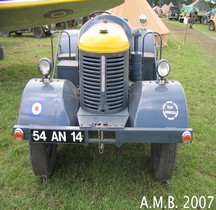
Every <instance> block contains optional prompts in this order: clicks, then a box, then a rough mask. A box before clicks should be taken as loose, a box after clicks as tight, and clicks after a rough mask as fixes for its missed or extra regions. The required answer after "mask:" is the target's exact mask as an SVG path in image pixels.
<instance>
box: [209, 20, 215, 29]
mask: <svg viewBox="0 0 216 210" xmlns="http://www.w3.org/2000/svg"><path fill="white" fill-rule="evenodd" d="M209 31H215V24H214V22H213V21H210V22H209Z"/></svg>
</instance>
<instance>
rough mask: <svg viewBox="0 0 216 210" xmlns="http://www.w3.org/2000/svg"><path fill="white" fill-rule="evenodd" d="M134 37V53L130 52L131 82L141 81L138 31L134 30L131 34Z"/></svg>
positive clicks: (139, 32) (139, 31)
mask: <svg viewBox="0 0 216 210" xmlns="http://www.w3.org/2000/svg"><path fill="white" fill-rule="evenodd" d="M132 35H133V37H134V51H133V52H131V66H130V68H131V69H130V80H131V81H132V82H137V81H141V78H142V70H141V69H142V68H141V67H142V53H141V52H139V47H138V46H139V37H140V36H141V30H140V29H138V28H137V29H134V30H133V33H132Z"/></svg>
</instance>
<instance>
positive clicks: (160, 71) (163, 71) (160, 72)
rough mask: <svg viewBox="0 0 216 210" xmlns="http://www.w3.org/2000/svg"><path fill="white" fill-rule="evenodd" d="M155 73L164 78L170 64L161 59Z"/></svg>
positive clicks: (168, 71)
mask: <svg viewBox="0 0 216 210" xmlns="http://www.w3.org/2000/svg"><path fill="white" fill-rule="evenodd" d="M157 73H158V75H159V77H161V78H165V77H167V76H168V74H169V73H170V65H169V62H168V61H167V60H165V59H162V60H160V61H159V62H158V65H157Z"/></svg>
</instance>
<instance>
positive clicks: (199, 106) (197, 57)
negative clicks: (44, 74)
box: [0, 34, 216, 210]
mask: <svg viewBox="0 0 216 210" xmlns="http://www.w3.org/2000/svg"><path fill="white" fill-rule="evenodd" d="M171 36H172V37H171V38H172V39H171V41H169V47H167V48H164V49H163V51H164V53H163V55H164V56H163V57H164V58H166V59H168V60H169V61H170V63H171V67H172V71H171V74H170V75H169V79H172V80H179V81H180V82H181V83H182V85H183V87H184V89H185V93H186V96H187V102H188V107H189V115H190V126H191V127H192V128H193V129H194V140H193V143H192V144H190V145H180V148H179V154H178V160H177V168H176V170H175V172H174V174H173V177H172V179H170V180H169V181H168V182H167V183H160V182H157V181H156V180H155V179H154V177H153V174H152V172H151V169H150V163H149V162H150V147H149V145H146V144H145V145H139V144H135V145H124V146H122V148H121V149H120V150H117V149H116V148H115V146H112V145H109V146H106V147H105V153H104V154H103V155H102V156H101V155H99V154H98V149H97V145H91V146H88V147H87V148H85V147H82V146H68V145H62V146H59V147H58V161H57V167H56V169H55V172H54V175H53V176H52V177H51V179H49V180H40V179H38V178H37V177H35V176H34V175H33V172H32V170H31V165H30V161H29V156H28V144H27V142H14V141H13V137H12V127H13V125H14V124H16V123H17V115H18V110H19V103H20V99H21V94H22V91H23V88H24V86H25V84H26V83H27V81H28V80H29V79H31V78H32V77H38V76H39V73H38V71H37V61H38V60H39V58H41V57H44V56H49V57H50V52H49V46H50V40H49V38H45V39H34V38H31V37H22V38H15V37H11V38H7V39H5V38H2V37H0V43H3V44H4V55H5V59H4V60H2V61H0V107H1V109H0V157H1V158H0V210H5V209H84V210H86V209H101V210H102V209H103V210H104V209H116V210H125V209H128V210H131V209H139V207H140V204H141V201H142V198H143V196H146V198H147V201H149V203H150V204H151V200H152V198H153V196H158V198H159V196H164V198H166V197H168V196H173V197H174V198H175V205H178V206H179V208H178V209H183V207H182V206H183V205H184V204H185V202H186V199H185V198H184V196H189V197H191V198H192V196H206V198H207V196H212V195H213V196H215V199H214V201H213V204H212V206H211V209H213V210H214V209H216V185H215V183H216V164H215V161H216V141H215V139H216V132H215V121H216V94H215V86H216V74H215V66H216V60H215V59H214V58H213V57H211V56H208V55H207V54H206V53H204V51H203V49H200V48H198V47H197V46H195V45H194V44H193V43H190V42H187V43H186V44H185V45H183V46H181V47H180V48H179V46H178V45H176V42H173V41H172V40H174V39H175V40H179V39H180V38H181V37H179V36H178V35H176V34H172V35H171ZM208 201H209V200H208V199H207V203H208ZM143 209H144V208H143ZM155 209H156V208H155ZM190 209H192V208H190Z"/></svg>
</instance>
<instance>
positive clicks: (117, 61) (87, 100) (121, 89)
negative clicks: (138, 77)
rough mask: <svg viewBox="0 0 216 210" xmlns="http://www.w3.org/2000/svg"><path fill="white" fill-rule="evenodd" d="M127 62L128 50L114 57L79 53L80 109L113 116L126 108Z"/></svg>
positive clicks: (112, 55)
mask: <svg viewBox="0 0 216 210" xmlns="http://www.w3.org/2000/svg"><path fill="white" fill-rule="evenodd" d="M102 60H103V61H102ZM128 60H129V52H128V51H126V52H122V53H116V54H96V53H87V52H83V51H80V67H81V68H80V79H81V81H80V98H81V101H80V103H81V107H82V108H83V109H84V110H86V111H89V112H93V113H116V112H119V111H122V110H124V109H125V108H126V106H127V101H128V71H129V63H128V62H129V61H128ZM104 61H105V64H104ZM104 66H105V70H104ZM102 69H103V70H102Z"/></svg>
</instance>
